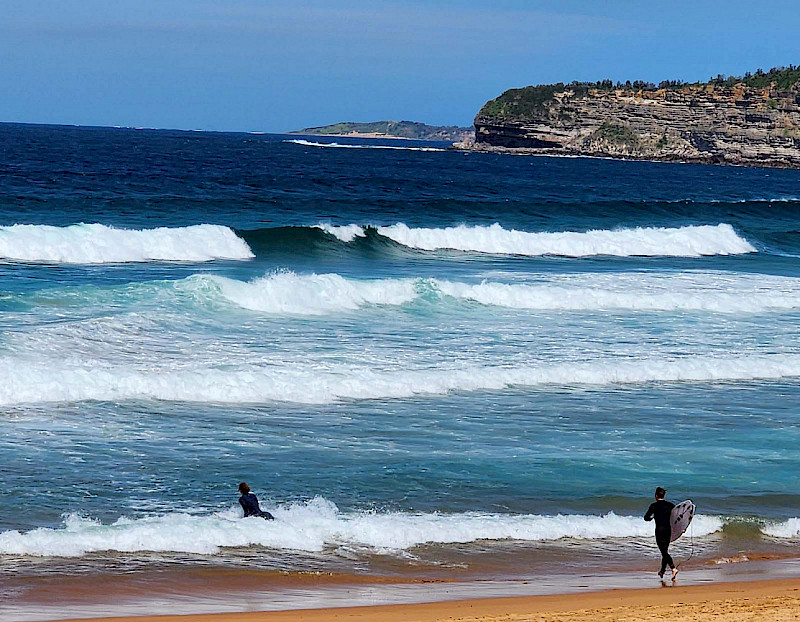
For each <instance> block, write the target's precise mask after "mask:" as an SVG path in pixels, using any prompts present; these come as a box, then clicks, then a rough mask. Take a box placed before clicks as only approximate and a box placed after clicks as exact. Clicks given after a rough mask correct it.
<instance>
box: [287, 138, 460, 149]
mask: <svg viewBox="0 0 800 622" xmlns="http://www.w3.org/2000/svg"><path fill="white" fill-rule="evenodd" d="M387 138H391V137H387ZM395 140H396V139H395ZM283 142H285V143H294V144H295V145H303V146H304V147H330V148H333V149H394V150H397V151H447V149H442V148H441V147H398V146H396V145H345V144H341V143H318V142H314V141H311V140H304V139H302V138H298V139H293V140H284V141H283Z"/></svg>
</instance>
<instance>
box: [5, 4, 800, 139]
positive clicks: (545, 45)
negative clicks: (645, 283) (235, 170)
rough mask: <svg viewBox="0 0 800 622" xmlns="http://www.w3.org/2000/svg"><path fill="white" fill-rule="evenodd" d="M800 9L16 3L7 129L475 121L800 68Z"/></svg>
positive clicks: (9, 45)
mask: <svg viewBox="0 0 800 622" xmlns="http://www.w3.org/2000/svg"><path fill="white" fill-rule="evenodd" d="M798 33H800V4H798V0H786V1H784V0H763V1H762V2H753V0H747V1H739V0H727V1H720V0H700V1H698V0H692V1H684V0H670V1H669V2H648V1H644V2H643V1H641V0H639V1H634V0H630V1H622V0H561V1H555V0H541V1H538V0H480V1H478V0H338V1H332V0H329V1H326V0H216V1H211V0H24V1H20V0H0V121H5V122H29V123H67V124H77V125H110V126H115V125H117V126H131V127H158V128H180V129H204V130H230V131H264V132H282V131H288V130H293V129H298V128H301V127H309V126H317V125H324V124H328V123H334V122H337V121H376V120H384V119H393V120H413V121H422V122H425V123H432V124H437V125H470V124H471V123H472V119H473V117H474V116H475V114H476V112H477V111H478V109H479V108H480V107H481V105H483V103H485V102H486V101H487V100H489V99H492V98H494V97H496V96H498V95H499V94H500V93H502V92H503V91H504V90H506V89H509V88H514V87H519V86H525V85H528V84H541V83H550V82H570V81H572V80H601V79H605V78H611V79H612V80H623V81H624V80H636V79H641V80H648V81H654V82H658V81H660V80H664V79H682V80H705V79H708V78H709V77H711V76H716V75H717V74H720V73H723V74H727V75H731V74H733V75H741V74H743V73H744V72H746V71H754V70H755V69H757V68H759V67H761V68H764V69H769V68H770V67H774V66H779V65H788V64H795V65H796V64H800V35H798Z"/></svg>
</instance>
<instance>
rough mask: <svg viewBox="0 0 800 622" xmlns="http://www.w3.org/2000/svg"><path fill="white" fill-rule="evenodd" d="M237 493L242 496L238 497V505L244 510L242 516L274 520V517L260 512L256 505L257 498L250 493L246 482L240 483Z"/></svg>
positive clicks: (262, 511)
mask: <svg viewBox="0 0 800 622" xmlns="http://www.w3.org/2000/svg"><path fill="white" fill-rule="evenodd" d="M239 492H240V493H241V494H242V496H241V497H239V504H240V505H241V506H242V509H243V510H244V516H245V518H247V517H248V516H260V517H261V518H263V519H265V520H274V519H275V517H274V516H273V515H272V514H270V513H269V512H266V511H265V510H262V509H261V508H260V507H259V505H258V497H256V496H255V495H254V494H253V493H252V492H250V486H248V485H247V482H242V483H241V484H239Z"/></svg>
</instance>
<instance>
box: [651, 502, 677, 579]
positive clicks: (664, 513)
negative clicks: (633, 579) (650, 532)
mask: <svg viewBox="0 0 800 622" xmlns="http://www.w3.org/2000/svg"><path fill="white" fill-rule="evenodd" d="M674 507H675V504H674V503H670V502H669V501H665V500H664V499H659V500H658V501H655V502H654V503H651V504H650V507H649V508H648V509H647V514H645V515H644V519H645V520H648V521H649V520H653V518H655V519H656V544H657V545H658V550H659V551H661V572H659V573H658V574H660V575H662V576H663V574H664V571H665V570H666V569H667V566H668V565H669V567H670V568H675V564H674V563H673V562H672V557H671V556H670V554H669V540H670V538H671V537H672V526H671V525H670V524H669V515H670V513H671V512H672V508H674Z"/></svg>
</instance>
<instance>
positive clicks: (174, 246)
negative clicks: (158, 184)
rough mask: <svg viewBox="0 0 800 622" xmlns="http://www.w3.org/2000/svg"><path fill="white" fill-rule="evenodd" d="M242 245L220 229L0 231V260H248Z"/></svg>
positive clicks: (93, 226)
mask: <svg viewBox="0 0 800 622" xmlns="http://www.w3.org/2000/svg"><path fill="white" fill-rule="evenodd" d="M252 257H254V255H253V252H252V251H251V250H250V248H249V247H248V245H247V243H246V242H245V241H244V240H242V239H241V238H239V237H238V236H237V235H236V234H235V233H234V232H233V230H231V229H230V228H228V227H223V226H220V225H193V226H189V227H175V228H169V227H159V228H156V229H141V230H136V229H117V228H115V227H109V226H106V225H102V224H77V225H70V226H67V227H54V226H50V225H11V226H6V227H0V259H5V260H11V261H30V262H41V263H65V264H105V263H126V262H141V261H192V262H194V261H211V260H213V259H250V258H252Z"/></svg>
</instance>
